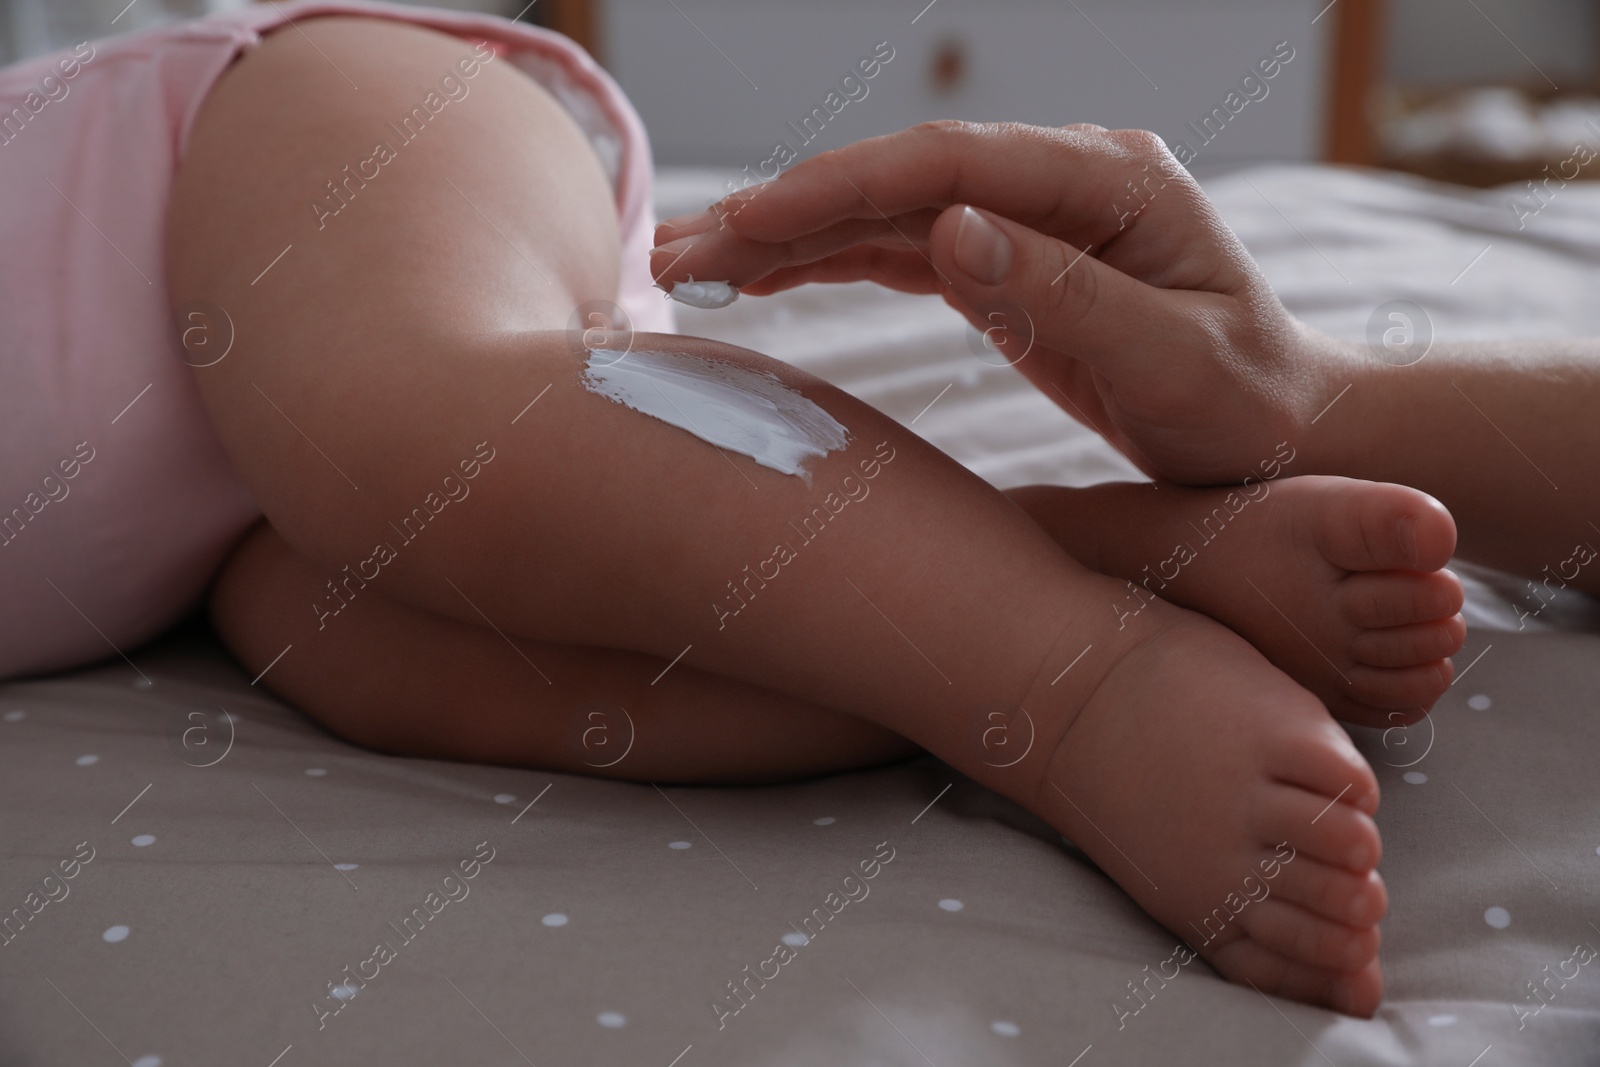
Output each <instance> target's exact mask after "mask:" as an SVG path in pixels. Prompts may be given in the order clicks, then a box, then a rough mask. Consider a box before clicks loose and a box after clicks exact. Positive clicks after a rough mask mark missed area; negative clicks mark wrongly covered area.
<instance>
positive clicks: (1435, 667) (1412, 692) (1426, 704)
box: [1344, 659, 1455, 726]
mask: <svg viewBox="0 0 1600 1067" xmlns="http://www.w3.org/2000/svg"><path fill="white" fill-rule="evenodd" d="M1344 675H1345V678H1346V680H1347V681H1348V682H1349V683H1350V684H1349V686H1348V689H1349V696H1350V697H1351V698H1352V699H1354V700H1357V701H1359V702H1360V703H1362V704H1365V705H1368V706H1369V707H1372V708H1378V709H1380V710H1381V711H1384V712H1399V713H1400V714H1401V716H1402V718H1399V719H1393V720H1392V721H1390V718H1389V716H1387V715H1385V716H1383V718H1384V720H1385V721H1384V722H1383V723H1382V725H1384V726H1403V725H1406V723H1408V722H1415V721H1416V720H1418V719H1420V718H1422V715H1423V714H1424V713H1426V712H1427V710H1428V709H1429V708H1431V707H1433V702H1434V701H1436V700H1438V699H1439V698H1440V697H1441V696H1443V695H1444V692H1445V690H1446V689H1449V688H1450V679H1451V678H1453V677H1455V665H1454V664H1452V663H1451V662H1450V661H1449V660H1447V659H1440V660H1434V661H1433V662H1432V663H1423V664H1418V665H1417V666H1414V667H1369V666H1367V665H1366V664H1361V663H1357V664H1355V665H1353V666H1351V667H1348V668H1346V669H1345V672H1344Z"/></svg>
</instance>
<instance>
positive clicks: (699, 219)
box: [656, 208, 712, 231]
mask: <svg viewBox="0 0 1600 1067" xmlns="http://www.w3.org/2000/svg"><path fill="white" fill-rule="evenodd" d="M711 218H712V216H711V209H710V208H706V209H705V210H704V211H696V212H694V213H692V214H689V215H674V216H673V217H672V218H670V219H662V220H661V221H660V222H658V223H656V229H657V230H658V231H659V230H686V229H689V228H690V227H696V226H697V227H699V228H700V229H704V228H705V224H706V223H709V222H710V221H711Z"/></svg>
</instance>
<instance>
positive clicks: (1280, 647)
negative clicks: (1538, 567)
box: [1007, 475, 1466, 727]
mask: <svg viewBox="0 0 1600 1067" xmlns="http://www.w3.org/2000/svg"><path fill="white" fill-rule="evenodd" d="M1007 495H1008V496H1010V497H1011V499H1012V500H1014V501H1016V503H1018V504H1019V505H1021V506H1022V507H1023V508H1024V509H1026V510H1027V511H1028V513H1029V514H1030V515H1032V516H1033V517H1034V520H1035V521H1036V522H1038V523H1039V524H1040V525H1041V526H1043V527H1044V528H1045V529H1046V530H1048V531H1049V532H1050V535H1051V536H1052V537H1054V538H1055V539H1056V540H1057V541H1058V542H1059V543H1060V544H1061V546H1062V547H1063V548H1065V549H1066V550H1067V551H1068V552H1070V553H1071V554H1072V556H1073V558H1075V559H1078V560H1080V561H1082V562H1083V563H1085V564H1086V565H1088V566H1090V567H1093V568H1094V569H1095V570H1098V571H1102V572H1104V573H1106V574H1112V575H1115V576H1117V577H1119V578H1124V579H1126V580H1127V581H1129V582H1130V583H1133V585H1134V586H1135V587H1136V588H1131V589H1130V595H1129V596H1128V598H1127V599H1126V601H1125V603H1124V605H1123V606H1122V607H1121V608H1120V609H1119V610H1120V611H1137V610H1139V608H1140V606H1141V604H1143V603H1144V602H1145V601H1146V600H1149V599H1150V598H1152V597H1155V596H1160V597H1161V598H1162V599H1164V600H1170V601H1171V602H1173V603H1174V604H1181V605H1183V606H1184V607H1188V608H1194V609H1195V610H1197V611H1203V612H1205V613H1206V614H1207V615H1210V616H1211V617H1212V618H1214V619H1216V620H1217V621H1219V622H1222V623H1225V624H1227V625H1228V626H1230V627H1232V628H1233V630H1235V631H1236V632H1237V633H1239V634H1240V635H1241V636H1243V637H1245V638H1247V639H1248V640H1249V641H1250V643H1251V644H1253V645H1255V646H1256V648H1258V649H1260V650H1261V652H1262V653H1263V654H1265V655H1266V657H1267V658H1268V659H1269V660H1271V661H1272V663H1273V664H1274V665H1275V666H1277V667H1278V668H1279V669H1281V670H1283V671H1286V672H1287V673H1288V674H1289V675H1290V677H1292V678H1294V679H1295V681H1297V682H1299V683H1300V684H1301V685H1304V686H1305V687H1306V688H1308V689H1310V690H1311V691H1312V692H1313V693H1316V694H1317V695H1318V696H1319V697H1321V698H1322V700H1323V702H1324V703H1325V704H1327V706H1328V710H1330V711H1332V712H1333V713H1334V714H1335V715H1336V716H1338V717H1339V718H1341V719H1344V720H1346V721H1348V722H1355V723H1360V724H1362V725H1366V726H1379V727H1391V726H1398V725H1401V724H1404V723H1408V722H1412V721H1415V720H1416V719H1418V718H1420V717H1421V716H1422V714H1423V713H1424V712H1426V711H1427V710H1428V708H1430V707H1432V706H1433V702H1434V701H1435V700H1437V699H1438V698H1439V696H1440V695H1441V694H1443V693H1444V691H1445V690H1446V689H1447V688H1449V685H1450V679H1451V677H1452V671H1453V668H1452V666H1451V663H1450V661H1449V660H1448V659H1447V658H1446V657H1448V656H1452V655H1454V654H1455V653H1456V652H1457V651H1458V650H1459V649H1460V648H1461V642H1462V640H1463V638H1464V637H1465V635H1466V627H1465V625H1464V624H1463V623H1462V621H1461V618H1460V616H1459V615H1458V614H1457V612H1459V611H1460V610H1461V602H1462V592H1461V583H1460V582H1459V581H1458V580H1457V579H1456V577H1455V576H1454V575H1452V574H1451V573H1450V572H1448V571H1445V570H1441V568H1442V567H1443V566H1444V565H1445V563H1446V562H1448V561H1449V559H1450V554H1451V551H1452V550H1453V549H1454V548H1455V526H1454V524H1453V523H1452V522H1451V520H1450V516H1449V514H1448V513H1447V512H1446V511H1445V510H1444V509H1443V508H1442V507H1440V506H1439V504H1438V502H1437V501H1435V500H1434V499H1433V498H1432V497H1429V496H1428V495H1427V494H1425V493H1420V492H1418V491H1417V490H1415V489H1409V488H1407V487H1405V486H1402V485H1388V484H1383V483H1379V482H1363V481H1356V480H1354V479H1350V478H1330V477H1323V476H1319V475H1312V476H1309V477H1302V478H1281V479H1278V480H1275V481H1266V482H1253V483H1252V484H1250V485H1248V486H1242V487H1239V488H1232V489H1186V488H1183V487H1181V486H1174V485H1169V484H1167V485H1162V486H1161V487H1160V488H1159V489H1157V488H1153V487H1151V486H1150V485H1149V484H1117V485H1097V486H1093V487H1091V488H1088V489H1067V488H1062V487H1059V486H1044V485H1031V486H1025V487H1023V488H1021V489H1014V490H1011V491H1010V492H1009V493H1008V494H1007Z"/></svg>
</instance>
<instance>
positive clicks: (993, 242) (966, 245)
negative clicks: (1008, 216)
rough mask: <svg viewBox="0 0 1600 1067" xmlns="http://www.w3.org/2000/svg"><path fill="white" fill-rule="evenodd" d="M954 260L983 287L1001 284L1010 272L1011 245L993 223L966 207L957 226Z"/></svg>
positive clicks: (962, 210)
mask: <svg viewBox="0 0 1600 1067" xmlns="http://www.w3.org/2000/svg"><path fill="white" fill-rule="evenodd" d="M955 260H956V266H958V267H960V268H961V269H962V270H963V271H964V272H966V274H968V275H969V276H970V277H971V278H972V279H973V280H974V281H976V282H978V283H979V284H980V285H998V284H1000V282H1001V281H1003V280H1004V279H1005V276H1006V274H1007V273H1008V272H1009V271H1010V270H1011V242H1010V241H1008V240H1007V239H1006V235H1005V234H1003V233H1001V232H1000V229H999V228H998V227H997V226H995V224H994V223H992V222H990V221H989V220H988V219H986V218H984V217H983V216H982V215H980V214H978V213H977V212H976V211H974V210H973V209H972V208H970V207H965V208H962V209H961V224H960V225H959V226H957V227H956V250H955Z"/></svg>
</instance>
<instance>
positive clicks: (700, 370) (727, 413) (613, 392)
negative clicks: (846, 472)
mask: <svg viewBox="0 0 1600 1067" xmlns="http://www.w3.org/2000/svg"><path fill="white" fill-rule="evenodd" d="M583 384H584V387H585V388H587V389H588V390H589V391H590V392H591V393H599V394H600V395H601V396H603V397H606V398H608V399H610V400H612V401H615V402H616V403H618V404H622V405H624V406H625V407H630V408H632V409H633V410H635V411H638V412H641V413H643V414H645V415H649V416H650V417H651V418H655V419H660V420H661V421H662V422H665V423H669V424H670V425H673V426H676V427H678V429H680V430H687V431H688V432H690V433H692V434H694V435H695V436H696V437H698V438H700V439H701V440H702V441H706V442H708V443H710V444H713V445H716V446H717V447H718V448H726V449H728V450H730V451H733V452H738V453H739V454H740V455H745V456H749V457H750V458H751V459H753V460H755V461H756V462H757V463H759V464H761V465H762V466H763V467H768V468H770V469H772V470H775V471H778V472H779V473H780V474H793V475H798V476H799V477H801V478H803V479H805V481H806V482H807V483H809V482H810V481H811V475H810V473H809V472H807V471H806V469H805V463H806V461H807V460H809V459H811V458H813V457H816V456H825V455H827V454H828V453H829V452H835V451H838V450H840V449H842V448H844V447H845V445H846V444H847V443H848V442H849V440H850V435H849V432H848V431H846V430H845V428H844V427H843V426H842V425H840V424H839V422H838V421H837V420H835V419H834V418H833V416H831V415H829V414H828V413H827V412H826V411H823V410H822V409H821V408H820V407H818V406H817V405H816V404H814V403H812V402H811V401H810V400H807V399H806V398H805V397H804V396H802V395H801V394H800V393H799V392H797V391H796V390H794V389H791V388H789V387H788V386H787V385H784V384H783V383H782V382H781V381H779V380H778V379H777V377H775V376H774V375H771V374H768V373H767V372H766V371H760V370H755V369H753V368H750V367H741V366H739V365H738V364H736V363H723V362H719V361H717V360H711V359H702V358H701V357H699V356H691V355H686V354H683V353H679V352H651V351H641V350H639V349H633V350H630V351H628V352H621V351H618V350H616V349H606V348H596V349H592V350H590V352H589V359H588V366H587V368H586V370H585V371H584V375H583Z"/></svg>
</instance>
